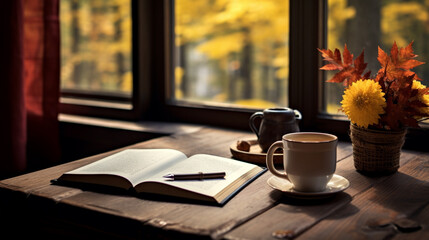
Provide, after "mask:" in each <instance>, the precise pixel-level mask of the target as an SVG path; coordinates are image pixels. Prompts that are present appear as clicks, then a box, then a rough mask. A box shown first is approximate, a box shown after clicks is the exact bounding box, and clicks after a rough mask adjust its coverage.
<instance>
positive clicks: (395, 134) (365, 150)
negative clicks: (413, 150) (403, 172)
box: [350, 124, 406, 175]
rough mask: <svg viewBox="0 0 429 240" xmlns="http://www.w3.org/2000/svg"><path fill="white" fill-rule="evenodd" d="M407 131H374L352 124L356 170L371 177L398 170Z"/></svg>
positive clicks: (351, 134)
mask: <svg viewBox="0 0 429 240" xmlns="http://www.w3.org/2000/svg"><path fill="white" fill-rule="evenodd" d="M405 134H406V129H404V130H401V131H387V130H373V129H366V128H360V127H358V126H356V125H354V124H350V138H351V140H352V144H353V159H354V164H355V168H356V170H358V171H359V172H362V173H365V174H370V175H384V174H391V173H394V172H396V171H397V170H398V168H399V160H400V155H401V148H402V146H403V145H404V142H405Z"/></svg>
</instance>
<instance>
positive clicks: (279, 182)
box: [267, 174, 350, 198]
mask: <svg viewBox="0 0 429 240" xmlns="http://www.w3.org/2000/svg"><path fill="white" fill-rule="evenodd" d="M267 183H268V185H270V187H272V188H274V189H276V190H279V191H282V192H283V193H284V194H285V195H288V196H291V197H297V198H323V197H329V196H330V195H332V194H335V193H338V192H342V191H344V190H346V189H347V188H348V187H349V186H350V182H349V180H347V179H346V178H344V177H342V176H340V175H336V174H334V176H332V179H331V180H330V181H329V183H328V185H327V186H326V189H325V190H324V191H321V192H300V191H297V190H295V189H293V184H292V183H291V182H289V181H288V180H286V179H283V178H278V177H276V176H272V177H270V178H269V179H268V180H267Z"/></svg>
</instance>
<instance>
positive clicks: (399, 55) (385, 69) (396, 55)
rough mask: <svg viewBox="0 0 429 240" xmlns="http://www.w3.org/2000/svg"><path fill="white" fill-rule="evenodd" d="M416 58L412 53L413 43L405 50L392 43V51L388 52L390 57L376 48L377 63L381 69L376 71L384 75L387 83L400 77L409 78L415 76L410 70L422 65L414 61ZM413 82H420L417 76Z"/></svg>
mask: <svg viewBox="0 0 429 240" xmlns="http://www.w3.org/2000/svg"><path fill="white" fill-rule="evenodd" d="M415 57H417V55H416V54H414V52H413V42H411V43H410V44H408V46H407V47H405V48H399V49H398V46H397V45H396V42H394V43H393V46H392V49H391V50H390V56H389V55H388V54H387V53H386V52H384V51H383V49H381V48H380V47H378V58H377V59H378V61H379V62H380V65H381V68H380V70H379V71H378V73H379V74H385V75H386V79H387V81H393V80H395V79H398V78H400V77H402V76H407V77H409V76H411V75H413V74H415V73H414V72H413V71H410V69H412V68H414V67H417V66H419V65H422V64H424V62H420V61H418V60H415V59H414V58H415ZM414 79H415V80H421V79H420V78H419V77H418V76H417V75H415V76H414Z"/></svg>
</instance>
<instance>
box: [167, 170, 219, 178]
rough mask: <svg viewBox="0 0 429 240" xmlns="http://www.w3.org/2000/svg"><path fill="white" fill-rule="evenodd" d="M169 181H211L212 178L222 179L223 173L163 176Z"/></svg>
mask: <svg viewBox="0 0 429 240" xmlns="http://www.w3.org/2000/svg"><path fill="white" fill-rule="evenodd" d="M163 177H164V178H168V179H169V180H196V179H198V180H203V179H213V178H224V177H225V172H211V173H203V172H198V173H191V174H173V173H170V174H167V175H165V176H163Z"/></svg>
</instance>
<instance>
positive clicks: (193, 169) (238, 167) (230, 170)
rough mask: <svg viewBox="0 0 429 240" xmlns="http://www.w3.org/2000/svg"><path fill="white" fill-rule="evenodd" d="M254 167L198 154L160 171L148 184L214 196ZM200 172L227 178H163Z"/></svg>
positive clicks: (231, 160)
mask: <svg viewBox="0 0 429 240" xmlns="http://www.w3.org/2000/svg"><path fill="white" fill-rule="evenodd" d="M254 167H255V165H254V164H250V163H246V162H241V161H237V160H234V159H229V158H223V157H218V156H212V155H206V154H198V155H194V156H192V157H190V158H188V159H186V160H184V161H181V162H178V163H177V164H175V165H172V166H171V167H169V168H166V169H165V170H162V171H160V172H159V174H158V175H157V176H153V177H151V178H149V179H147V180H146V182H151V181H153V182H161V183H163V184H167V185H171V186H175V187H178V188H182V189H186V190H189V191H193V192H198V193H202V194H204V195H209V196H214V195H216V194H217V193H218V192H220V191H222V190H223V189H224V188H226V187H227V186H228V185H230V184H231V183H232V182H234V181H235V180H236V179H237V178H239V177H241V176H242V175H244V174H245V173H247V172H248V171H250V170H251V169H253V168H254ZM198 172H225V173H226V176H225V178H224V179H203V180H177V181H172V180H168V179H165V178H163V177H162V176H164V175H167V174H169V173H175V174H183V173H198Z"/></svg>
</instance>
